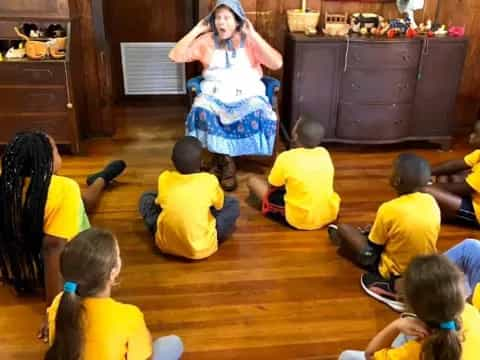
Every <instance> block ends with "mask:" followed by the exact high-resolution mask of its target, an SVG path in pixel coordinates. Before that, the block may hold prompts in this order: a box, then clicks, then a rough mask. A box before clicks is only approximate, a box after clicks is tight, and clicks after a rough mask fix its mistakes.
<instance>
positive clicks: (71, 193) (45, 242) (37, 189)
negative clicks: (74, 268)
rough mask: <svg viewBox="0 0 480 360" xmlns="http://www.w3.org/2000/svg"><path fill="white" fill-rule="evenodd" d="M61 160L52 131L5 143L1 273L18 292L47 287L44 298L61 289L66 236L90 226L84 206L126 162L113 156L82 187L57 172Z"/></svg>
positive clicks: (0, 194)
mask: <svg viewBox="0 0 480 360" xmlns="http://www.w3.org/2000/svg"><path fill="white" fill-rule="evenodd" d="M61 164H62V160H61V157H60V155H59V153H58V149H57V146H56V145H55V142H54V140H53V139H52V138H51V137H50V136H48V135H47V134H45V133H42V132H22V133H19V134H17V135H16V136H15V138H14V139H13V140H12V141H11V142H10V143H9V144H8V145H7V147H6V150H5V153H4V155H3V158H2V173H1V177H0V199H1V202H0V274H1V278H2V280H3V281H4V282H6V283H7V284H10V285H12V286H13V287H14V288H15V290H16V291H17V293H18V294H20V295H21V294H25V293H31V292H33V291H35V290H36V289H38V288H45V296H46V302H47V304H50V303H51V301H52V300H53V298H54V296H55V295H56V294H57V293H58V292H59V291H60V284H61V279H60V272H59V256H60V252H61V250H62V249H63V246H64V244H65V242H67V241H69V240H70V239H71V238H73V237H74V236H75V235H77V234H78V233H79V232H80V231H82V230H85V229H87V228H89V227H90V224H89V221H88V217H87V213H86V212H87V211H89V210H92V209H93V208H94V207H95V206H96V204H97V202H98V200H99V198H100V195H101V193H102V191H103V189H104V188H105V186H106V185H108V183H109V182H110V181H111V180H113V179H114V178H115V177H116V176H118V175H119V174H120V173H121V172H122V171H123V170H124V169H125V166H126V165H125V163H124V162H123V161H120V160H117V161H113V162H111V163H110V164H109V165H108V166H107V167H106V168H105V169H104V170H102V171H100V172H98V173H96V174H93V175H91V176H89V177H88V178H87V184H88V185H89V186H88V188H87V189H86V190H85V191H83V193H82V192H81V191H80V187H79V185H78V183H76V182H75V181H74V180H72V179H69V178H66V177H63V176H58V175H56V173H57V172H58V171H59V170H60V167H61ZM39 337H43V334H39Z"/></svg>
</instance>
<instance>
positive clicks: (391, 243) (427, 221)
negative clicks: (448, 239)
mask: <svg viewBox="0 0 480 360" xmlns="http://www.w3.org/2000/svg"><path fill="white" fill-rule="evenodd" d="M440 222H441V216H440V208H439V207H438V205H437V203H436V201H435V199H434V198H433V197H432V196H431V195H429V194H424V193H420V192H414V193H411V194H405V195H401V196H399V197H398V198H396V199H393V200H391V201H388V202H386V203H384V204H382V205H381V206H380V208H379V209H378V212H377V216H376V219H375V223H374V224H373V227H372V230H371V231H370V234H369V240H370V241H371V242H373V243H375V244H377V245H382V246H384V250H383V252H382V255H381V260H380V264H379V272H380V275H382V276H383V277H384V278H389V277H390V275H395V276H399V275H401V274H402V273H403V272H404V271H405V269H406V268H407V266H408V264H409V262H410V261H411V259H412V258H414V257H415V256H417V255H426V254H432V253H435V252H436V243H437V239H438V235H439V232H440Z"/></svg>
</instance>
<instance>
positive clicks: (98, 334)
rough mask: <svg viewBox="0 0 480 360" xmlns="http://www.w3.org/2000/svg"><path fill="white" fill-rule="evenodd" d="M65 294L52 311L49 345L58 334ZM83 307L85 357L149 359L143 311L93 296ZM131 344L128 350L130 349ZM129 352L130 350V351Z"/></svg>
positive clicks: (150, 345) (150, 346)
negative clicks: (61, 303) (59, 312)
mask: <svg viewBox="0 0 480 360" xmlns="http://www.w3.org/2000/svg"><path fill="white" fill-rule="evenodd" d="M61 297H62V294H59V295H58V296H57V297H56V298H55V300H54V302H53V304H52V306H51V307H50V308H49V311H48V317H49V330H50V334H51V335H50V345H52V344H53V340H54V335H55V318H56V315H57V309H58V306H59V302H60V299H61ZM83 306H84V319H85V321H84V329H83V333H84V345H83V346H84V348H83V351H84V355H83V358H84V359H85V360H89V359H105V360H107V359H111V360H116V359H118V360H119V359H124V358H125V354H127V352H128V355H129V358H132V359H147V358H148V357H149V356H150V354H151V352H152V344H151V337H150V333H149V331H148V329H147V327H146V325H145V320H144V317H143V314H142V312H141V311H140V310H139V309H138V308H137V307H136V306H133V305H128V304H122V303H120V302H117V301H115V300H113V299H112V298H110V297H106V298H99V297H90V298H85V299H84V300H83ZM127 345H128V349H127ZM127 350H128V351H127Z"/></svg>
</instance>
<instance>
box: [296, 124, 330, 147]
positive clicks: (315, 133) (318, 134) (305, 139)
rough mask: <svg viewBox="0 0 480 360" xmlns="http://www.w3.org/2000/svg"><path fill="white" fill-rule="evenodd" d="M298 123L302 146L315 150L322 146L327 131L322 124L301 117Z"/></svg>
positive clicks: (297, 130) (299, 139) (298, 138)
mask: <svg viewBox="0 0 480 360" xmlns="http://www.w3.org/2000/svg"><path fill="white" fill-rule="evenodd" d="M298 121H299V123H298V126H297V129H296V132H297V140H298V142H299V143H300V145H301V146H303V147H306V148H314V147H317V146H318V145H320V143H321V142H322V139H323V137H324V136H325V129H324V128H323V126H322V124H320V122H318V121H314V120H312V119H311V118H306V117H301V118H300V119H298Z"/></svg>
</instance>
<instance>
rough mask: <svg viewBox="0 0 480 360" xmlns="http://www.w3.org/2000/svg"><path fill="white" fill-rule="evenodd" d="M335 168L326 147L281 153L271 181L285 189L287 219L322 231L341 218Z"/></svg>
mask: <svg viewBox="0 0 480 360" xmlns="http://www.w3.org/2000/svg"><path fill="white" fill-rule="evenodd" d="M334 173H335V169H334V167H333V163H332V159H331V158H330V154H329V153H328V151H327V150H326V149H325V148H323V147H316V148H313V149H306V148H298V149H293V150H288V151H285V152H283V153H281V154H280V155H279V156H278V157H277V159H276V161H275V164H274V165H273V168H272V170H271V172H270V175H269V177H268V182H269V183H270V184H271V185H273V186H276V187H280V186H285V189H286V194H285V217H286V219H287V222H288V223H289V224H290V225H292V226H294V227H295V228H297V229H302V230H313V229H319V228H321V227H323V226H325V225H327V224H329V223H331V222H332V221H334V220H335V219H336V218H337V216H338V211H339V208H340V196H338V194H337V193H336V192H335V191H334V188H333V179H334Z"/></svg>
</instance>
